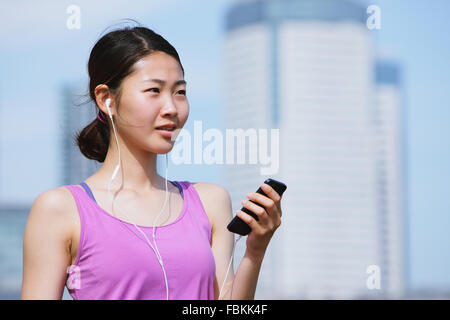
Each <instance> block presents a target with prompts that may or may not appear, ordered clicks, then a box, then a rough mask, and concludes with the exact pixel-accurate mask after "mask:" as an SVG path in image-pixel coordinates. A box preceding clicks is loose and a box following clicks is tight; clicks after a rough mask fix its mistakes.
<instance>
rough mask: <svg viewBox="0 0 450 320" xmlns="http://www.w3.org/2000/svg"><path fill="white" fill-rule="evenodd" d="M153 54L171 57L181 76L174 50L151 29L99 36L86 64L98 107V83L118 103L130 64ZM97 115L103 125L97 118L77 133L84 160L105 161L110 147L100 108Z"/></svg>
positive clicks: (130, 67) (130, 69) (122, 29)
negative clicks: (106, 88)
mask: <svg viewBox="0 0 450 320" xmlns="http://www.w3.org/2000/svg"><path fill="white" fill-rule="evenodd" d="M133 21H134V20H133ZM155 51H162V52H165V53H167V54H168V55H170V56H172V57H174V58H175V59H176V60H177V61H178V63H179V64H180V66H181V70H182V71H183V76H184V69H183V66H182V64H181V61H180V57H179V56H178V53H177V51H176V50H175V48H174V47H173V46H172V45H171V44H170V43H169V42H167V40H165V39H164V38H163V37H162V36H160V35H159V34H157V33H155V32H154V31H153V30H151V29H148V28H146V27H143V26H140V25H138V26H135V27H130V26H126V27H123V28H121V29H118V30H115V31H111V32H109V33H107V34H105V35H104V36H102V37H101V38H100V40H98V41H97V43H96V44H95V45H94V47H93V48H92V51H91V54H90V57H89V62H88V72H89V96H90V99H91V100H92V101H94V103H95V105H96V106H97V108H98V105H97V102H96V98H95V93H94V90H95V88H96V87H97V86H98V85H99V84H106V85H107V86H108V88H109V90H110V91H111V92H112V93H114V94H115V95H116V97H117V101H119V100H120V93H121V92H120V88H121V83H122V80H123V79H124V78H125V77H126V76H128V75H129V74H130V73H131V72H132V71H133V65H134V64H135V63H136V62H137V61H138V60H140V59H141V58H143V57H144V56H146V55H148V54H150V53H152V52H155ZM118 104H119V103H118ZM99 112H100V113H101V114H100V117H101V118H103V119H104V120H105V122H106V124H105V123H103V122H101V121H100V120H99V119H98V118H97V117H96V118H95V119H94V120H93V121H92V122H91V123H90V124H89V125H87V126H86V127H85V128H84V129H82V130H81V131H80V132H79V133H77V134H76V136H75V139H76V144H77V145H78V147H79V148H80V151H81V153H82V154H83V155H84V156H85V157H87V158H88V159H92V160H97V161H98V162H104V161H105V157H106V153H107V151H108V147H109V141H110V126H111V124H110V120H109V117H108V115H105V114H104V113H103V112H102V111H101V110H100V108H99Z"/></svg>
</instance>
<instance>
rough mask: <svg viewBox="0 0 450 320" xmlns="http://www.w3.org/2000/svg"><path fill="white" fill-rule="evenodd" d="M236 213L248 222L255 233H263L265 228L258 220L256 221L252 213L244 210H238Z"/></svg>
mask: <svg viewBox="0 0 450 320" xmlns="http://www.w3.org/2000/svg"><path fill="white" fill-rule="evenodd" d="M236 215H237V216H238V217H239V218H241V219H242V221H244V222H245V223H246V224H248V226H249V227H250V229H252V232H253V233H256V234H262V233H263V229H262V228H261V226H260V225H259V224H258V221H256V220H255V219H254V218H253V217H252V216H251V215H249V214H247V213H245V212H244V211H242V210H238V211H237V212H236Z"/></svg>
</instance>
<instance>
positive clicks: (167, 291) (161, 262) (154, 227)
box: [106, 98, 169, 300]
mask: <svg viewBox="0 0 450 320" xmlns="http://www.w3.org/2000/svg"><path fill="white" fill-rule="evenodd" d="M106 101H107V102H106V107H107V110H108V114H109V117H110V119H111V123H112V126H113V131H114V137H115V139H116V144H117V149H118V153H119V162H118V165H117V167H116V169H115V170H114V173H113V175H112V177H111V179H110V181H109V183H108V195H109V197H110V199H111V200H112V208H113V211H114V201H115V198H114V197H113V196H112V195H111V182H112V181H113V180H114V178H115V177H116V175H117V173H118V171H119V168H120V146H119V141H118V139H117V134H116V128H115V126H114V121H113V119H112V114H111V111H110V109H109V103H110V100H109V98H108V99H107V100H106ZM167 175H168V158H167V154H166V176H165V181H166V197H165V200H164V204H163V207H162V209H161V211H160V212H159V214H158V216H157V217H156V218H155V220H154V221H153V242H154V245H155V248H156V250H155V248H154V247H153V246H152V244H151V243H150V240H149V239H148V237H147V235H146V234H145V233H144V232H143V231H142V230H141V228H139V227H138V226H137V225H136V224H135V223H134V222H133V221H132V219H130V217H129V216H128V215H127V214H126V213H125V212H124V211H122V210H119V212H121V213H122V214H125V216H126V217H127V218H128V220H130V221H131V223H132V224H133V225H134V226H135V228H136V229H137V230H139V232H141V233H142V235H143V236H144V237H145V239H146V240H147V243H148V244H149V246H150V247H151V248H152V250H153V251H154V252H155V255H156V257H157V258H158V261H159V264H160V265H161V268H162V270H163V273H164V282H165V285H166V299H167V300H169V285H168V283H167V275H166V270H165V269H164V263H163V260H162V257H161V254H160V253H159V250H158V247H157V245H156V239H155V229H156V221H157V220H158V218H159V216H160V215H161V214H162V213H163V212H164V209H165V208H166V204H167V198H168V187H167ZM117 208H118V206H117Z"/></svg>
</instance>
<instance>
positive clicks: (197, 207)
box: [177, 181, 211, 243]
mask: <svg viewBox="0 0 450 320" xmlns="http://www.w3.org/2000/svg"><path fill="white" fill-rule="evenodd" d="M177 182H178V183H179V184H180V185H182V187H183V190H184V194H185V196H184V199H185V200H184V201H188V202H189V208H190V209H189V212H190V214H191V215H192V216H193V218H194V219H195V220H196V222H197V225H198V226H199V227H200V229H201V231H202V233H204V234H205V235H206V237H207V238H208V241H209V242H210V243H211V224H210V222H209V219H208V215H207V214H206V210H205V208H204V207H203V203H202V201H201V199H200V196H199V194H198V192H197V190H196V189H195V187H194V185H193V184H192V183H190V182H189V181H177Z"/></svg>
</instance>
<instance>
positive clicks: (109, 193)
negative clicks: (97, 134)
mask: <svg viewBox="0 0 450 320" xmlns="http://www.w3.org/2000/svg"><path fill="white" fill-rule="evenodd" d="M110 101H111V100H110V99H109V98H108V99H106V108H107V110H108V114H109V117H110V119H111V123H112V127H113V131H114V137H115V139H116V144H117V149H118V154H119V162H118V164H117V167H116V169H115V170H114V173H113V174H112V176H111V179H110V181H109V183H108V195H109V197H110V199H111V201H112V208H113V211H114V201H115V198H114V196H112V195H111V183H112V181H113V180H114V178H115V177H116V175H117V173H118V172H119V168H120V146H119V141H118V139H117V134H116V128H115V126H114V121H113V118H112V114H111V111H110V109H109V105H110ZM167 176H168V157H167V154H166V176H165V181H166V197H165V200H164V204H163V207H162V209H161V211H160V212H159V214H158V216H157V217H156V218H155V220H154V221H153V232H152V236H153V243H154V245H155V247H153V246H152V244H151V243H150V240H149V239H148V237H147V235H146V234H145V233H144V232H143V231H142V230H141V229H140V228H139V227H138V226H137V225H136V224H135V223H134V222H133V221H132V219H130V217H129V216H128V215H127V214H126V213H125V211H122V210H121V209H120V208H119V207H118V206H117V208H119V212H120V213H122V214H124V215H125V216H126V217H127V218H128V220H129V221H131V223H132V224H133V225H134V226H135V227H136V229H137V230H139V232H140V233H141V234H142V235H143V236H144V237H145V239H146V240H147V243H148V244H149V246H150V247H151V248H152V250H153V251H154V252H155V255H156V257H157V258H158V261H159V264H160V265H161V268H162V270H163V274H164V281H165V285H166V299H167V300H169V285H168V283H167V275H166V270H165V269H164V263H163V260H162V257H161V254H160V252H159V249H158V246H157V245H156V239H155V230H156V221H157V220H158V218H159V217H160V215H161V214H162V213H163V212H164V209H165V208H166V204H167V199H168V187H167ZM241 238H242V236H241V235H240V236H239V237H238V238H237V239H236V241H235V242H234V243H233V251H232V253H231V258H230V263H229V264H228V268H227V272H226V275H225V279H224V281H223V283H222V287H221V289H220V291H219V300H220V299H221V297H222V290H223V287H224V285H225V282H226V280H227V277H228V273H229V271H230V267H231V263H232V262H233V260H234V259H233V258H234V249H235V248H236V243H237V242H238V241H239V240H240V239H241ZM155 248H156V250H155Z"/></svg>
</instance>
